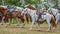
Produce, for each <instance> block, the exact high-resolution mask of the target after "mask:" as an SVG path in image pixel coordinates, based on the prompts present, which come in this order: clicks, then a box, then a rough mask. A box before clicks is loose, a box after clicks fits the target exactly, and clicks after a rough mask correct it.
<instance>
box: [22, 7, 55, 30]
mask: <svg viewBox="0 0 60 34" xmlns="http://www.w3.org/2000/svg"><path fill="white" fill-rule="evenodd" d="M23 13H29V14H30V16H31V19H32V24H31V26H30V29H29V30H31V29H32V26H33V25H34V23H36V26H37V28H38V29H39V28H40V25H39V24H38V23H37V20H38V19H39V18H38V17H39V15H37V14H36V10H31V9H29V8H25V10H24V11H23V12H22V14H23ZM44 13H46V12H44ZM52 17H53V15H51V14H49V13H46V15H44V14H42V18H43V19H46V21H47V23H48V27H49V28H48V30H47V31H49V30H50V29H51V23H50V21H51V18H52ZM54 28H55V27H54Z"/></svg>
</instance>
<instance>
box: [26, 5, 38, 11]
mask: <svg viewBox="0 0 60 34" xmlns="http://www.w3.org/2000/svg"><path fill="white" fill-rule="evenodd" d="M27 8H29V9H32V10H36V9H37V8H34V7H33V6H31V5H28V6H27Z"/></svg>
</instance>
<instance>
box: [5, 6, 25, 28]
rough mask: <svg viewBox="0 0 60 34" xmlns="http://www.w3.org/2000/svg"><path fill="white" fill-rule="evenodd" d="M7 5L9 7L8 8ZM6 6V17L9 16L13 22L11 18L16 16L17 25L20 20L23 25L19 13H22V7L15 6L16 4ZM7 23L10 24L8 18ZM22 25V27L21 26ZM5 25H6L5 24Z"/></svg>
mask: <svg viewBox="0 0 60 34" xmlns="http://www.w3.org/2000/svg"><path fill="white" fill-rule="evenodd" d="M8 7H9V8H8ZM8 7H7V8H8V9H9V11H8V12H7V13H8V14H7V16H6V17H7V19H8V18H11V19H12V23H13V18H16V19H17V21H18V24H17V25H19V23H20V21H21V22H23V26H24V25H25V24H24V18H23V15H21V13H22V8H20V7H16V6H12V7H13V8H12V7H11V6H8ZM9 25H10V20H9ZM23 26H22V27H23ZM6 27H7V26H6Z"/></svg>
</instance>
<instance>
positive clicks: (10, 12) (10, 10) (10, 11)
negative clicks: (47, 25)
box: [7, 6, 16, 15]
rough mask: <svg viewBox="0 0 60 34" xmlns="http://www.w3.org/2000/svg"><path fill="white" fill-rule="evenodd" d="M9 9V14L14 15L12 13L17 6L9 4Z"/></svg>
mask: <svg viewBox="0 0 60 34" xmlns="http://www.w3.org/2000/svg"><path fill="white" fill-rule="evenodd" d="M7 8H8V10H9V15H12V13H13V12H14V11H15V9H16V7H15V6H7Z"/></svg>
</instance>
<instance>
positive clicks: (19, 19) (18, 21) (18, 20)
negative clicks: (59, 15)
mask: <svg viewBox="0 0 60 34" xmlns="http://www.w3.org/2000/svg"><path fill="white" fill-rule="evenodd" d="M16 20H17V21H18V24H17V26H19V24H20V21H21V20H20V19H19V18H16Z"/></svg>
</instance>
